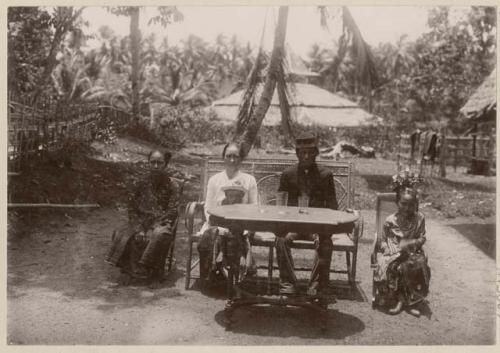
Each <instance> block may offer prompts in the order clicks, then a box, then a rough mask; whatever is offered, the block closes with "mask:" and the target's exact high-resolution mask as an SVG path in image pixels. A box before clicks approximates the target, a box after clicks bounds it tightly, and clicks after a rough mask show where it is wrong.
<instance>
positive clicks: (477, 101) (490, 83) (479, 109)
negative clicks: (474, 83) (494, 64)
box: [460, 69, 497, 122]
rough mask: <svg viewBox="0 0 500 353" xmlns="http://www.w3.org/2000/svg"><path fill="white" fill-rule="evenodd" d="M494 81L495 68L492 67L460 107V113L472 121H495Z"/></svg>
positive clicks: (495, 93) (495, 76)
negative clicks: (491, 70) (490, 71)
mask: <svg viewBox="0 0 500 353" xmlns="http://www.w3.org/2000/svg"><path fill="white" fill-rule="evenodd" d="M496 81H497V70H496V69H494V70H493V72H492V73H491V74H490V75H489V76H488V77H487V78H486V80H484V82H483V83H482V84H481V86H479V87H478V89H477V90H476V91H475V92H474V94H473V95H472V96H471V97H470V98H469V100H468V101H467V103H466V104H465V105H464V106H463V107H462V109H460V113H462V114H463V115H464V116H465V117H466V118H469V119H471V121H473V122H487V121H495V119H496V113H497V90H496Z"/></svg>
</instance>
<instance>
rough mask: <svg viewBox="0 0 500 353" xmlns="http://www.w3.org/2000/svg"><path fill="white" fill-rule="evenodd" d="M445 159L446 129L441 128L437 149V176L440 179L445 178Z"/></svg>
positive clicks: (446, 150)
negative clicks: (439, 146)
mask: <svg viewBox="0 0 500 353" xmlns="http://www.w3.org/2000/svg"><path fill="white" fill-rule="evenodd" d="M447 158H448V146H447V142H446V128H442V129H441V148H440V149H439V176H440V177H441V178H446V159H447ZM455 168H456V167H455Z"/></svg>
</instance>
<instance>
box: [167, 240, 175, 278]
mask: <svg viewBox="0 0 500 353" xmlns="http://www.w3.org/2000/svg"><path fill="white" fill-rule="evenodd" d="M174 249H175V237H174V239H173V240H172V243H171V244H170V247H169V248H168V254H167V259H168V262H167V273H170V272H171V271H172V263H173V262H174Z"/></svg>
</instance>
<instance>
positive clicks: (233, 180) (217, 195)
mask: <svg viewBox="0 0 500 353" xmlns="http://www.w3.org/2000/svg"><path fill="white" fill-rule="evenodd" d="M222 158H224V164H225V170H223V171H222V172H220V173H217V174H215V175H213V176H212V177H210V179H209V180H208V185H207V195H206V198H205V216H206V219H207V220H208V219H209V215H208V210H210V209H211V208H213V207H215V206H220V205H222V204H223V203H226V202H228V200H227V199H226V193H225V192H224V190H225V189H226V190H227V189H228V188H237V189H240V190H241V191H242V192H241V194H242V195H241V196H242V197H241V198H240V199H239V200H237V202H238V203H248V204H257V197H258V192H257V182H256V180H255V178H254V177H253V176H252V175H250V174H247V173H244V172H241V171H240V170H239V169H240V165H241V162H242V160H243V154H242V151H241V149H240V147H239V146H238V145H237V144H234V143H229V144H227V145H226V146H225V147H224V150H223V151H222ZM232 202H235V201H232ZM201 232H202V236H201V239H200V241H199V243H198V252H199V255H200V278H201V280H202V286H205V284H207V282H213V280H214V275H215V274H216V273H217V266H218V265H220V262H221V261H222V258H221V256H219V255H220V249H218V248H217V242H216V238H217V236H221V235H225V234H227V233H229V230H228V229H226V228H221V227H214V226H211V225H210V224H209V222H208V221H207V222H206V223H205V224H204V225H203V227H202V229H201ZM234 235H236V234H234ZM242 236H243V237H244V244H245V247H244V253H245V267H246V275H247V276H248V275H252V274H254V273H255V272H256V268H255V264H254V261H253V258H252V254H251V246H250V241H249V234H248V233H246V234H242Z"/></svg>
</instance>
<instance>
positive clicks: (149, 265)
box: [106, 151, 179, 288]
mask: <svg viewBox="0 0 500 353" xmlns="http://www.w3.org/2000/svg"><path fill="white" fill-rule="evenodd" d="M170 157H171V155H170V153H168V152H166V153H162V152H161V151H152V152H151V153H150V154H149V156H148V162H149V163H148V164H149V173H148V174H147V175H145V176H143V177H142V178H140V179H139V180H136V181H135V182H134V183H133V186H132V188H131V189H132V190H131V193H130V195H129V199H128V218H129V221H128V224H126V225H125V226H124V227H122V228H121V229H118V230H116V231H115V232H114V233H113V242H112V245H111V249H110V251H109V253H108V256H107V259H106V261H107V262H109V263H111V264H113V265H115V266H118V267H120V269H121V272H122V283H123V284H128V283H129V282H130V280H131V279H132V278H140V279H146V280H147V281H148V282H150V284H151V287H153V288H157V287H158V286H159V284H160V281H161V280H162V278H163V274H164V269H165V262H166V258H167V254H168V251H169V249H170V247H171V246H172V243H173V241H174V237H175V234H174V229H175V225H176V223H177V217H178V207H179V188H178V185H177V183H176V182H175V181H174V180H173V179H172V178H171V177H170V176H169V175H168V173H167V172H166V166H167V165H168V162H169V161H170Z"/></svg>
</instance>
